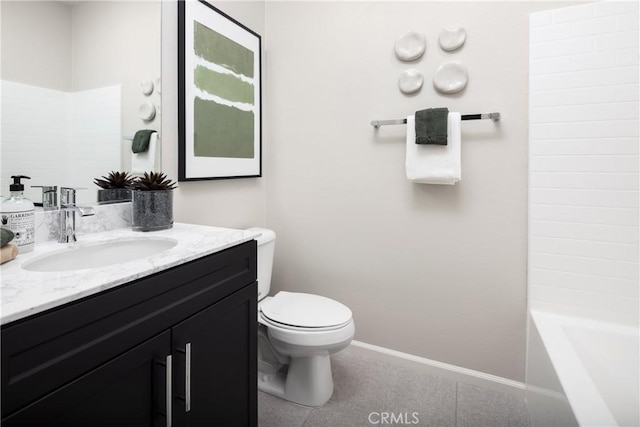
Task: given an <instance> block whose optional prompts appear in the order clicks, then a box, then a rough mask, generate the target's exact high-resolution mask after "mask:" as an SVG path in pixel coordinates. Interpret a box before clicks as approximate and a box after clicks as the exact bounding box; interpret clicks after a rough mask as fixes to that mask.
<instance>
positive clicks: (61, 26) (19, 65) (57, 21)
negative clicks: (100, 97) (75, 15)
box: [0, 1, 72, 92]
mask: <svg viewBox="0 0 640 427" xmlns="http://www.w3.org/2000/svg"><path fill="white" fill-rule="evenodd" d="M0 8H1V9H2V17H3V19H2V26H1V27H0V28H2V79H3V80H10V81H14V82H18V83H24V84H31V85H34V86H40V87H46V88H49V89H56V90H62V91H67V92H69V91H71V89H72V81H71V8H70V7H69V6H68V5H66V4H63V3H58V2H47V1H38V2H33V1H3V2H2V4H1V5H0ZM42 34H47V37H46V38H44V39H43V37H42Z"/></svg>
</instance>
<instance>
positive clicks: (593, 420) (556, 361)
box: [531, 310, 637, 426]
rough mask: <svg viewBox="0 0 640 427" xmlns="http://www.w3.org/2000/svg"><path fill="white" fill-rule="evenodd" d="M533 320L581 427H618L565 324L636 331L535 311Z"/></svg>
mask: <svg viewBox="0 0 640 427" xmlns="http://www.w3.org/2000/svg"><path fill="white" fill-rule="evenodd" d="M531 317H532V318H533V320H534V322H535V323H536V327H537V329H538V332H539V334H540V337H541V338H542V342H543V343H544V346H545V349H546V351H547V353H548V354H549V358H550V359H551V362H552V363H553V366H554V368H555V370H556V374H557V375H558V378H559V379H560V383H561V384H562V388H563V389H564V392H565V394H566V396H567V399H568V400H569V403H570V405H571V409H572V410H573V412H574V415H575V417H576V419H577V420H578V423H579V424H580V425H581V426H591V425H599V426H617V425H618V422H617V421H616V419H615V418H614V416H613V414H612V413H611V411H610V409H609V407H608V406H607V404H606V403H605V400H604V398H603V397H602V395H601V394H600V392H599V391H598V388H597V387H596V385H595V384H594V382H593V380H592V379H591V376H590V375H589V373H588V372H587V370H586V369H585V367H584V365H583V363H582V360H581V359H580V357H579V356H578V354H576V352H575V349H574V348H573V345H572V344H571V342H570V341H569V340H568V339H567V335H566V333H565V331H564V329H563V325H568V324H575V325H580V326H587V327H593V328H595V329H599V330H602V329H609V328H614V329H616V330H618V331H620V330H621V329H622V330H625V332H632V331H633V330H634V328H632V327H630V326H624V325H615V324H606V323H604V322H595V321H590V320H588V319H577V318H571V317H567V316H562V315H558V314H554V313H548V312H543V311H539V310H531ZM636 333H637V332H636Z"/></svg>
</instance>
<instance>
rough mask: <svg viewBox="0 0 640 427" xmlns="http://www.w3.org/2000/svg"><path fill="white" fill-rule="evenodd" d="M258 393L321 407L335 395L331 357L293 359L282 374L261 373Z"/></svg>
mask: <svg viewBox="0 0 640 427" xmlns="http://www.w3.org/2000/svg"><path fill="white" fill-rule="evenodd" d="M258 390H260V391H264V392H265V393H269V394H272V395H274V396H277V397H279V398H281V399H285V400H288V401H290V402H293V403H297V404H299V405H304V406H311V407H318V406H322V405H324V404H325V403H327V402H328V401H329V399H330V398H331V395H332V394H333V377H332V376H331V358H330V356H329V354H323V355H314V356H308V357H295V358H293V357H292V358H291V359H290V363H289V365H285V366H283V369H281V370H280V371H279V372H277V373H275V374H268V373H264V372H260V371H258Z"/></svg>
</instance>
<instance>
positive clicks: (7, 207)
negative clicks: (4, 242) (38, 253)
mask: <svg viewBox="0 0 640 427" xmlns="http://www.w3.org/2000/svg"><path fill="white" fill-rule="evenodd" d="M11 178H13V184H11V185H10V186H9V190H10V191H11V196H10V197H8V198H6V199H3V200H2V204H1V205H0V223H1V224H0V225H1V226H2V228H8V229H9V230H11V231H13V234H14V235H15V237H14V238H13V240H12V242H13V243H15V244H16V245H18V253H25V252H31V251H32V250H33V248H34V246H35V231H36V215H35V207H34V205H33V202H32V201H31V200H29V199H27V198H25V197H24V185H23V184H22V183H21V182H20V180H21V179H31V178H30V177H28V176H25V175H13V176H12V177H11Z"/></svg>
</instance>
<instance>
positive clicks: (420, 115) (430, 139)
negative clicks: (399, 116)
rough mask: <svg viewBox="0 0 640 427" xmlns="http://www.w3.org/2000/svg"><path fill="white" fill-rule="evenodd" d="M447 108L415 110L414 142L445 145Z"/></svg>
mask: <svg viewBox="0 0 640 427" xmlns="http://www.w3.org/2000/svg"><path fill="white" fill-rule="evenodd" d="M448 118H449V109H448V108H427V109H426V110H420V111H416V144H437V145H447V123H448Z"/></svg>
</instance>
